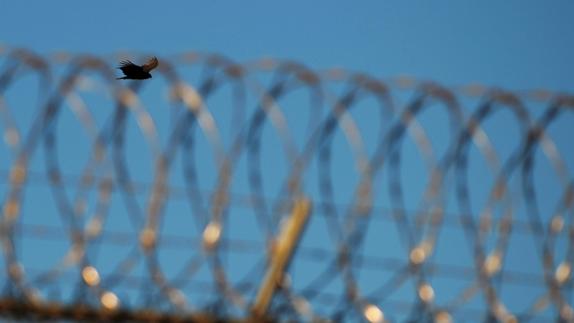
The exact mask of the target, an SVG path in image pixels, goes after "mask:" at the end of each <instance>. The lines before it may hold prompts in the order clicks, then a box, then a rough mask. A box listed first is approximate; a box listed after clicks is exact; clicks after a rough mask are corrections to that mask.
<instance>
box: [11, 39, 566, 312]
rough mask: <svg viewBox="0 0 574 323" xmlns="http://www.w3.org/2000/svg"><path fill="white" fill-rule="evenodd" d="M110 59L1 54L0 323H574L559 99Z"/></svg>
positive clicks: (205, 58) (266, 65)
mask: <svg viewBox="0 0 574 323" xmlns="http://www.w3.org/2000/svg"><path fill="white" fill-rule="evenodd" d="M125 57H130V58H132V59H134V57H132V56H131V55H128V54H125V55H124V54H119V55H112V56H110V57H105V58H102V57H91V56H84V55H70V54H66V53H60V54H56V55H50V56H46V57H44V56H38V55H36V54H34V53H32V52H30V51H27V50H21V49H14V50H12V49H6V48H4V49H3V51H2V53H1V56H0V63H1V65H0V121H1V125H0V132H1V133H2V135H3V139H4V141H3V143H2V150H1V151H0V154H2V156H1V157H0V198H1V200H0V202H1V203H2V218H1V226H0V238H1V240H2V248H3V249H2V250H3V260H2V262H1V264H2V265H3V266H4V272H3V274H2V276H1V277H2V279H3V290H2V294H1V299H0V312H1V314H2V315H4V316H7V317H13V318H20V319H49V320H54V319H77V320H99V319H106V320H116V321H120V320H137V321H140V320H141V321H145V320H148V321H157V320H184V321H198V322H202V321H215V320H217V319H221V320H230V321H231V320H244V321H251V320H266V319H269V320H278V321H289V320H293V321H313V322H315V321H316V322H322V321H352V322H354V321H369V322H383V321H402V320H412V321H435V322H450V321H493V322H494V321H498V322H517V321H520V322H527V321H544V320H557V321H564V322H566V321H568V322H571V321H574V311H573V308H572V304H573V288H572V278H571V277H572V275H571V272H572V265H573V256H574V250H573V249H574V241H573V239H574V223H573V216H574V212H573V205H574V186H573V181H572V175H571V165H572V163H573V162H574V161H573V160H569V158H570V159H571V158H572V153H571V152H570V150H572V145H571V142H570V140H571V139H567V140H566V145H561V144H560V142H564V138H555V137H553V135H552V134H553V132H552V131H551V128H552V126H553V125H554V124H560V122H561V120H563V119H564V120H566V118H568V115H569V114H570V115H571V114H572V112H573V110H574V96H572V95H569V94H559V93H552V92H550V91H545V90H536V91H524V92H520V93H513V92H508V91H504V90H500V89H491V88H488V87H485V86H480V85H472V86H462V87H443V86H440V85H438V84H435V83H432V82H420V81H417V80H414V79H410V78H406V77H401V78H393V79H389V80H381V79H378V78H375V77H371V76H369V75H365V74H360V73H351V72H346V71H343V70H340V69H334V70H328V71H322V72H318V71H314V70H312V69H309V68H307V67H305V66H303V65H301V64H298V63H293V62H283V61H275V60H272V59H262V60H259V61H255V62H249V63H236V62H233V61H231V60H229V59H227V58H224V57H222V56H218V55H208V54H201V53H186V54H183V55H177V56H174V57H164V58H162V57H158V58H159V60H160V65H159V67H158V69H157V70H156V71H154V72H155V74H153V75H154V78H153V79H151V80H149V81H146V82H138V81H136V82H132V83H128V82H121V81H117V80H116V79H115V78H116V73H115V71H114V68H113V67H114V66H113V64H114V62H116V61H119V59H121V58H125ZM135 58H136V59H142V60H143V59H145V56H136V57H135ZM32 79H33V80H32ZM26 82H27V83H26ZM18 84H24V85H22V86H20V88H19V87H18V86H19V85H18ZM158 89H162V91H161V93H159V92H160V90H158ZM365 108H369V109H370V110H369V114H370V117H369V118H367V119H370V120H367V122H366V123H365V120H364V119H365V118H364V115H363V118H360V117H358V116H357V115H355V113H360V112H361V111H357V110H359V109H365ZM427 110H430V111H433V112H432V113H433V114H435V113H436V114H439V115H440V116H441V117H440V118H441V120H442V121H444V122H445V124H444V127H441V129H438V126H437V123H436V122H430V121H428V120H429V117H428V116H426V117H425V116H424V115H425V112H426V111H427ZM501 112H505V113H507V114H508V115H507V119H505V120H507V121H505V127H508V130H507V129H498V130H496V129H495V130H492V127H489V125H488V123H489V122H490V120H491V119H493V118H495V115H496V114H499V113H501ZM220 115H224V116H226V118H228V120H227V121H226V122H225V123H224V122H223V121H222V120H221V119H220V118H221V117H220ZM289 115H295V116H296V123H295V124H294V123H293V120H292V118H291V119H290V118H289ZM570 117H571V116H570ZM431 119H432V116H431ZM373 125H374V128H376V130H374V131H370V130H366V129H367V128H368V127H371V128H372V127H373ZM369 129H370V128H369ZM510 129H517V130H516V131H514V130H510ZM512 131H514V132H517V133H518V135H515V138H514V139H508V138H506V136H511V134H510V132H512ZM433 132H434V134H433ZM439 132H440V133H441V134H438V133H439ZM367 133H369V134H367ZM558 133H563V134H565V136H567V137H568V138H572V137H573V135H574V132H573V131H572V127H571V126H570V127H568V126H566V127H564V126H562V127H561V128H559V129H558ZM269 135H272V136H273V137H274V138H275V139H274V141H273V142H271V143H269V141H268V136H269ZM503 137H505V138H503ZM301 138H302V139H301ZM437 138H438V139H437ZM558 139H560V140H558ZM499 142H510V144H508V145H509V146H510V147H511V148H508V149H506V148H505V149H500V148H498V146H497V143H499ZM568 143H569V144H570V146H568ZM437 146H439V147H437ZM341 147H343V148H341ZM405 147H410V148H412V150H413V152H410V153H409V152H408V151H407V150H408V149H407V148H405ZM341 149H343V150H344V152H343V153H341ZM269 150H271V151H272V152H271V153H269V152H268V151H269ZM266 151H267V153H266ZM277 152H279V153H277ZM343 157H344V158H348V159H350V160H351V161H352V162H351V163H345V162H343V161H342V159H343ZM413 158H418V159H419V160H420V163H418V164H416V165H418V166H417V167H413V166H409V165H411V164H410V162H411V160H412V159H413ZM205 160H208V162H205ZM145 163H147V164H149V165H151V166H150V167H149V168H148V169H143V170H142V167H143V166H142V165H143V164H145ZM477 163H483V164H485V165H486V166H485V167H484V171H476V170H473V169H474V168H473V167H476V164H477ZM72 164H73V165H76V166H77V167H73V166H68V165H72ZM78 165H79V166H78ZM415 168H416V171H421V172H423V173H424V174H425V175H424V176H423V178H420V180H419V179H418V177H417V180H413V177H412V176H410V177H409V175H408V173H411V172H415ZM405 172H406V173H405ZM341 174H346V175H345V176H346V177H344V176H342V175H341ZM549 174H550V175H552V176H555V177H556V178H557V180H556V182H557V184H556V185H555V187H552V188H551V189H549V188H548V186H547V185H548V184H537V183H541V182H544V179H541V177H546V176H549ZM142 177H143V179H142ZM340 178H343V179H340ZM413 182H417V183H418V182H420V183H418V184H419V185H421V187H422V189H421V190H420V194H415V193H413V191H415V190H416V189H415V188H413V185H414V186H416V185H415V183H413ZM421 183H422V184H421ZM544 183H546V182H544ZM270 187H274V188H273V189H271V188H270ZM477 187H484V192H486V193H482V194H483V195H484V198H483V199H482V200H481V199H478V198H476V196H477V195H479V194H480V193H478V192H477V191H478V190H477ZM549 192H556V194H555V195H557V197H556V198H555V199H553V200H552V201H550V199H548V198H546V195H545V194H548V193H549ZM413 196H414V198H415V199H416V202H415V203H412V202H411V201H412V200H413ZM541 196H542V197H541ZM477 200H480V203H478V204H479V205H477V202H476V201H477ZM549 201H550V202H549ZM301 203H304V204H303V205H305V206H301V205H302V204H301ZM305 203H308V204H305ZM549 204H551V205H550V206H548V205H549ZM120 218H123V220H120ZM455 237H458V238H455ZM289 239H292V240H289ZM457 239H458V240H457ZM525 241H528V243H529V244H526V242H525ZM526 249H527V251H525V250H526ZM47 250H49V251H47ZM265 275H267V276H266V278H265V279H264V278H263V277H265ZM445 281H452V282H445ZM518 296H519V297H518Z"/></svg>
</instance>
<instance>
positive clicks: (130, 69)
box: [118, 60, 142, 75]
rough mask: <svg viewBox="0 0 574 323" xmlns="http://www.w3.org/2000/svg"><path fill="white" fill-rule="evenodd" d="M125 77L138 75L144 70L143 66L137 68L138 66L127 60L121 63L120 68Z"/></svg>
mask: <svg viewBox="0 0 574 323" xmlns="http://www.w3.org/2000/svg"><path fill="white" fill-rule="evenodd" d="M118 68H119V69H120V70H122V72H124V74H125V75H133V74H137V73H141V71H142V68H141V66H137V65H136V64H134V63H132V62H131V61H128V60H125V61H121V62H120V66H118Z"/></svg>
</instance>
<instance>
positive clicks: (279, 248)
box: [252, 198, 311, 319]
mask: <svg viewBox="0 0 574 323" xmlns="http://www.w3.org/2000/svg"><path fill="white" fill-rule="evenodd" d="M310 211H311V202H310V201H309V200H308V199H306V198H302V199H299V200H297V201H296V202H295V205H294V207H293V211H292V212H291V216H290V217H289V218H288V219H286V220H285V222H284V223H283V225H282V227H281V232H280V233H279V236H278V238H277V240H276V245H275V248H274V249H273V255H271V259H270V262H269V267H268V269H267V273H266V274H265V278H264V279H263V283H262V285H261V287H260V288H259V292H258V293H257V297H256V299H255V303H254V304H253V307H252V313H253V316H254V317H255V318H258V319H264V317H265V314H266V313H267V308H268V307H269V303H271V299H272V298H273V294H274V293H275V290H276V289H277V286H279V285H280V284H281V281H282V280H283V274H284V272H285V271H286V270H287V268H288V267H289V263H290V261H291V257H292V255H293V252H294V251H295V249H296V248H297V244H298V243H299V240H300V237H301V234H302V232H303V229H304V228H305V225H306V224H307V219H308V217H309V213H310Z"/></svg>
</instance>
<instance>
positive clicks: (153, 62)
mask: <svg viewBox="0 0 574 323" xmlns="http://www.w3.org/2000/svg"><path fill="white" fill-rule="evenodd" d="M158 65H159V61H158V60H157V58H156V57H152V58H151V59H150V60H149V61H147V63H145V64H144V65H142V66H139V65H136V64H134V63H132V62H131V61H129V60H125V61H121V62H120V66H119V67H118V69H120V70H122V72H123V73H124V74H125V76H124V77H118V78H117V80H145V79H149V78H151V74H150V73H149V72H150V71H151V70H153V69H154V68H156V67H157V66H158Z"/></svg>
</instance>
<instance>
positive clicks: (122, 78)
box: [116, 76, 128, 80]
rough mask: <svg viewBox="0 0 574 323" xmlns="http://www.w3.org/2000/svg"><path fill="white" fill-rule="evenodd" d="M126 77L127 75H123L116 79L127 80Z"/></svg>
mask: <svg viewBox="0 0 574 323" xmlns="http://www.w3.org/2000/svg"><path fill="white" fill-rule="evenodd" d="M127 79H128V77H127V76H124V77H116V80H127Z"/></svg>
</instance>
